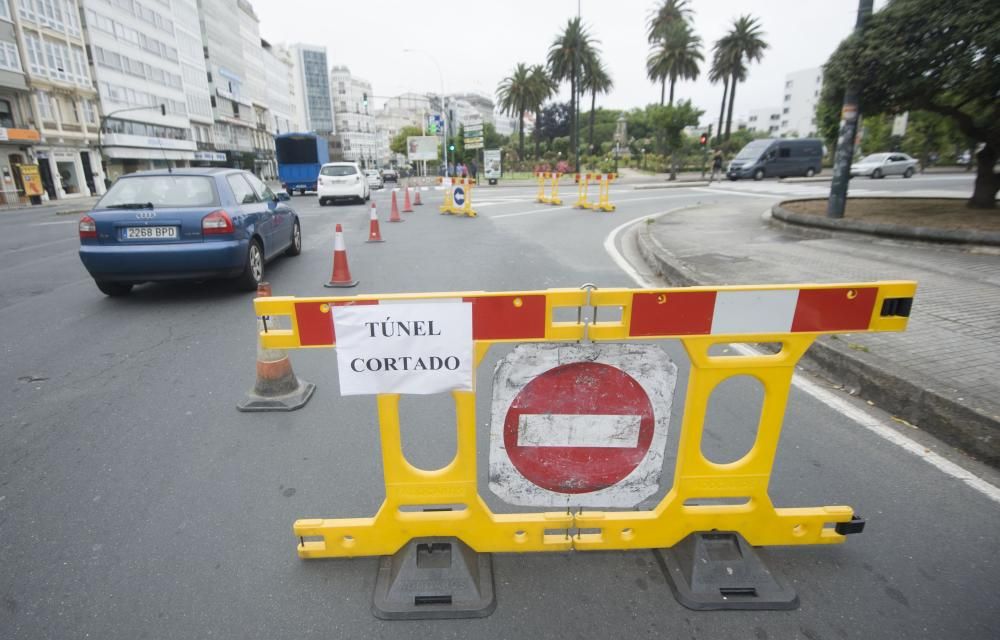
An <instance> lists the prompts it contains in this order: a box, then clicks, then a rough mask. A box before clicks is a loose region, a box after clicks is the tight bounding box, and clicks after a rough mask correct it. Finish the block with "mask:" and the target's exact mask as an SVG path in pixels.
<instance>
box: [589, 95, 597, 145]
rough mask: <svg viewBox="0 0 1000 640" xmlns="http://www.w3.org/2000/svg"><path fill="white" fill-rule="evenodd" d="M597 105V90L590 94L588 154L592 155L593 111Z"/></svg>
mask: <svg viewBox="0 0 1000 640" xmlns="http://www.w3.org/2000/svg"><path fill="white" fill-rule="evenodd" d="M596 105H597V89H594V90H593V91H591V92H590V153H594V109H595V106H596Z"/></svg>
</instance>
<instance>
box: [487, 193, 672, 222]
mask: <svg viewBox="0 0 1000 640" xmlns="http://www.w3.org/2000/svg"><path fill="white" fill-rule="evenodd" d="M690 197H691V194H677V195H672V196H651V197H646V198H623V199H619V200H618V201H617V202H612V204H619V203H623V202H645V201H647V200H673V199H675V198H690ZM572 208H573V207H572V206H569V205H563V206H561V207H547V208H544V209H532V210H531V211H517V212H515V213H501V214H500V215H497V216H490V219H491V220H499V219H500V218H516V217H518V216H528V215H531V214H533V213H545V212H547V211H561V210H564V209H572ZM580 212H581V213H583V212H585V210H584V209H580ZM593 213H597V214H604V213H606V212H604V211H596V212H593ZM626 224H628V223H626Z"/></svg>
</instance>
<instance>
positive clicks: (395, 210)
mask: <svg viewBox="0 0 1000 640" xmlns="http://www.w3.org/2000/svg"><path fill="white" fill-rule="evenodd" d="M389 222H403V219H402V218H400V217H399V207H398V206H397V205H396V192H395V191H393V192H392V212H391V213H390V214H389Z"/></svg>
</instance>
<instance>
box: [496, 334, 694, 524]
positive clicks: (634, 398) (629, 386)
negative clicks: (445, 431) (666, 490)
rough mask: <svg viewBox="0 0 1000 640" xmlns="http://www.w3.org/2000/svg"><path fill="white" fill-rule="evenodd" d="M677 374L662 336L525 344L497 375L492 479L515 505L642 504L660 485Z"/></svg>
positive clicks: (513, 353) (499, 368)
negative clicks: (646, 341)
mask: <svg viewBox="0 0 1000 640" xmlns="http://www.w3.org/2000/svg"><path fill="white" fill-rule="evenodd" d="M676 380H677V368H676V366H674V364H673V363H672V362H670V359H669V358H668V357H667V356H666V354H665V353H664V352H663V351H662V350H661V349H659V348H658V347H655V346H650V345H638V344H604V345H587V346H584V345H558V344H524V345H519V346H518V347H516V348H515V349H514V351H513V352H512V353H511V354H510V355H509V356H507V357H506V358H505V359H504V360H503V361H501V363H500V364H499V365H498V366H497V370H496V374H495V375H494V380H493V412H492V413H493V416H492V426H491V444H490V489H491V490H492V491H493V492H494V493H496V494H497V495H498V496H499V497H501V498H502V499H504V500H505V501H507V502H509V503H511V504H517V505H528V506H545V507H554V506H559V507H566V506H582V507H597V506H615V507H630V506H634V505H636V504H638V503H639V502H641V501H642V500H643V499H644V498H647V497H649V496H650V495H653V494H654V493H656V491H657V489H658V487H659V480H660V470H661V468H662V466H663V450H664V447H665V445H666V438H667V425H668V423H669V421H670V407H671V402H672V397H673V390H674V386H675V384H676Z"/></svg>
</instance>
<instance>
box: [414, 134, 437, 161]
mask: <svg viewBox="0 0 1000 640" xmlns="http://www.w3.org/2000/svg"><path fill="white" fill-rule="evenodd" d="M439 142H440V141H439V140H438V138H437V136H408V137H407V138H406V158H407V160H437V158H438V144H439Z"/></svg>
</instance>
